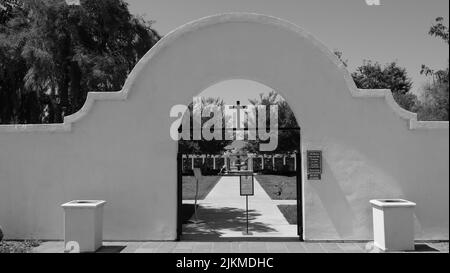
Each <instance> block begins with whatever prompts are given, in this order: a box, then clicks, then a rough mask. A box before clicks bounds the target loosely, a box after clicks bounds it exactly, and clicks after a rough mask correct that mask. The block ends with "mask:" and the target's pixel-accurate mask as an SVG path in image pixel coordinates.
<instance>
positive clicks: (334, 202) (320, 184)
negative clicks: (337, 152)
mask: <svg viewBox="0 0 450 273" xmlns="http://www.w3.org/2000/svg"><path fill="white" fill-rule="evenodd" d="M323 165H324V170H330V166H329V165H328V162H327V161H326V160H323ZM329 174H330V175H329V176H328V175H327V177H326V183H325V182H324V181H323V180H322V181H320V180H319V181H306V182H307V183H310V185H311V187H313V188H314V190H315V192H316V193H317V195H318V196H319V198H320V200H321V201H322V205H323V206H324V208H325V210H326V211H327V214H328V216H329V218H330V220H331V222H332V223H333V226H334V227H335V229H336V232H337V233H338V234H339V236H340V237H341V238H346V237H348V236H351V235H353V221H354V218H355V216H354V214H353V212H352V209H351V207H350V204H349V202H348V200H347V198H346V197H345V194H344V192H343V191H342V189H341V188H340V186H339V182H338V181H337V179H336V177H334V176H333V175H332V172H329Z"/></svg>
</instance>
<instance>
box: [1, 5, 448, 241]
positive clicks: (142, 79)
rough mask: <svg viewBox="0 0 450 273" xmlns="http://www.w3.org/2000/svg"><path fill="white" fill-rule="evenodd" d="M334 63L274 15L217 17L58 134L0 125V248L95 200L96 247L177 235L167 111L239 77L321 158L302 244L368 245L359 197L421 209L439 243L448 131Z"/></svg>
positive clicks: (59, 231)
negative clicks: (268, 99)
mask: <svg viewBox="0 0 450 273" xmlns="http://www.w3.org/2000/svg"><path fill="white" fill-rule="evenodd" d="M349 42H351V41H349ZM380 42H382V41H380ZM339 65H340V63H339V61H337V60H336V58H335V57H334V55H333V54H332V53H331V52H330V51H329V50H327V49H326V48H325V47H323V46H322V45H321V44H320V43H319V42H317V40H315V39H314V38H313V37H312V36H311V35H309V34H308V33H306V32H304V31H303V30H301V29H300V28H298V27H296V26H294V25H291V24H290V23H287V22H284V21H282V20H279V19H276V18H272V17H267V16H262V15H254V14H225V15H218V16H213V17H209V18H205V19H201V20H199V21H196V22H193V23H191V24H188V25H186V26H183V27H181V28H179V29H177V30H175V31H174V32H172V33H171V34H169V35H167V36H166V37H165V38H163V39H162V40H161V41H160V42H159V43H158V44H157V45H156V46H155V47H154V48H153V49H152V50H150V51H149V52H148V53H147V55H146V56H144V58H143V59H142V60H141V61H140V62H139V64H138V65H137V66H136V68H135V69H134V70H133V72H132V73H131V75H130V77H129V79H128V80H127V82H126V84H125V86H124V88H123V90H122V91H120V92H115V93H90V94H89V96H88V99H87V102H86V104H85V106H84V107H83V109H82V110H81V111H80V112H78V113H76V114H74V115H72V116H69V117H66V119H65V123H64V124H62V125H27V126H0V225H2V226H3V227H4V229H5V232H6V237H7V238H39V239H61V238H62V235H63V214H62V213H63V211H62V209H61V208H60V205H61V204H62V203H64V202H66V201H69V200H72V199H104V200H106V201H107V202H108V203H107V205H106V206H105V208H104V209H105V210H104V219H105V222H104V232H105V236H104V237H105V239H114V240H173V239H175V237H176V208H177V200H176V192H177V190H176V181H177V173H176V152H177V144H176V142H174V141H173V140H171V139H170V137H169V128H170V125H171V122H172V121H173V119H170V118H169V110H170V109H171V107H172V106H173V105H176V104H188V103H189V101H192V96H194V95H196V94H198V93H199V92H201V91H202V90H204V89H205V88H207V87H208V86H211V85H213V84H215V83H218V82H220V81H223V80H228V79H248V80H254V81H258V82H260V83H263V84H265V85H267V86H270V87H272V88H274V89H275V90H277V91H278V92H280V93H281V94H282V96H283V97H284V98H286V100H287V101H288V103H289V105H290V107H291V109H292V110H293V111H294V113H295V115H296V118H297V121H298V123H299V125H300V126H301V128H302V149H303V152H304V153H305V152H306V150H307V149H322V150H323V156H324V174H323V180H322V181H307V180H305V179H304V217H305V238H306V239H309V240H315V239H330V240H332V239H360V240H362V239H372V233H371V232H372V220H371V209H370V205H369V199H372V198H386V197H402V198H405V199H408V200H411V201H414V202H416V203H417V208H416V214H415V215H416V233H417V238H419V239H448V230H449V225H448V223H449V220H448V219H449V187H448V185H449V184H448V183H449V182H448V181H449V169H448V163H449V146H448V141H449V131H448V122H434V123H433V122H417V119H416V116H415V115H414V114H411V113H409V112H406V111H404V110H401V109H400V108H399V107H398V105H397V104H396V103H395V102H394V101H393V99H392V95H391V93H390V91H389V90H376V91H360V90H357V89H356V87H355V86H354V83H353V82H352V81H351V77H350V76H349V74H348V72H347V71H346V70H345V69H344V68H342V67H340V66H339ZM94 102H95V103H94Z"/></svg>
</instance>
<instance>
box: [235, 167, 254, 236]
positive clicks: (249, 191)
mask: <svg viewBox="0 0 450 273" xmlns="http://www.w3.org/2000/svg"><path fill="white" fill-rule="evenodd" d="M239 177H240V181H239V182H240V183H239V185H240V194H241V196H245V211H246V218H247V228H246V231H245V232H242V234H243V235H253V233H251V232H249V231H248V197H249V196H253V195H255V187H254V180H253V174H251V175H240V176H239Z"/></svg>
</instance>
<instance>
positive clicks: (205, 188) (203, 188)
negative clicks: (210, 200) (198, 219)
mask: <svg viewBox="0 0 450 273" xmlns="http://www.w3.org/2000/svg"><path fill="white" fill-rule="evenodd" d="M219 179H220V177H219V176H203V179H202V181H201V183H199V186H198V200H202V199H205V197H206V195H208V193H209V192H210V191H211V189H212V188H214V186H215V185H216V183H217V181H219ZM195 184H196V179H195V177H194V176H183V200H194V198H195Z"/></svg>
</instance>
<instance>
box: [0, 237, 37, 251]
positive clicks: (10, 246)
mask: <svg viewBox="0 0 450 273" xmlns="http://www.w3.org/2000/svg"><path fill="white" fill-rule="evenodd" d="M39 245H40V242H39V241H35V240H32V241H1V242H0V253H29V252H31V251H32V249H33V248H34V247H38V246H39Z"/></svg>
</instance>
